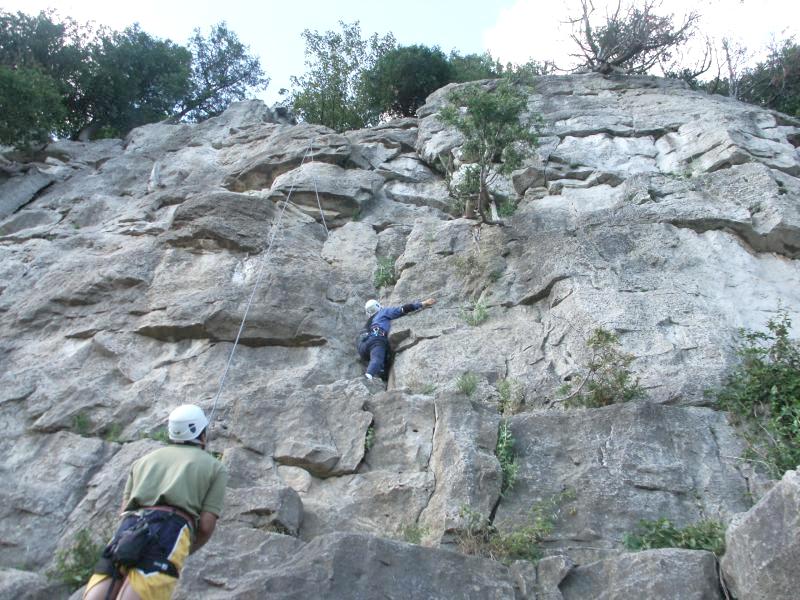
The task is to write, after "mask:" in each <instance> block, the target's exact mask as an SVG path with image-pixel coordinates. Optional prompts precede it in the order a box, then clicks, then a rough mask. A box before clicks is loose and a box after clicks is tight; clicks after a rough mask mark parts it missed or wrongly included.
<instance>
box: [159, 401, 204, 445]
mask: <svg viewBox="0 0 800 600" xmlns="http://www.w3.org/2000/svg"><path fill="white" fill-rule="evenodd" d="M206 427H208V419H207V418H206V415H205V413H204V412H203V409H202V408H200V407H199V406H196V405H194V404H182V405H181V406H179V407H178V408H176V409H175V410H173V411H172V412H171V413H169V421H168V424H167V429H168V430H169V439H171V440H172V441H174V442H188V441H190V440H193V439H195V438H197V437H198V436H199V435H200V434H201V433H203V430H204V429H205V428H206Z"/></svg>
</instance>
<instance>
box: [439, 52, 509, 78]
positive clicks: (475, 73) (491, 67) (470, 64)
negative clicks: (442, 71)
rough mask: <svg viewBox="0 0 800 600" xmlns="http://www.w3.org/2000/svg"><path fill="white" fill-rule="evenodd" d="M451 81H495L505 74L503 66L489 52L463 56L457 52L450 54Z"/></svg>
mask: <svg viewBox="0 0 800 600" xmlns="http://www.w3.org/2000/svg"><path fill="white" fill-rule="evenodd" d="M449 63H450V81H451V82H456V83H465V82H468V81H478V80H480V79H494V78H496V77H500V75H501V74H502V73H503V65H501V64H500V62H499V61H498V60H497V59H495V58H492V55H491V54H489V53H488V52H484V53H483V54H466V55H464V56H461V54H459V53H458V52H457V51H456V50H453V51H452V52H450V57H449Z"/></svg>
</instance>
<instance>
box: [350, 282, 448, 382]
mask: <svg viewBox="0 0 800 600" xmlns="http://www.w3.org/2000/svg"><path fill="white" fill-rule="evenodd" d="M434 304H436V300H434V299H433V298H428V299H427V300H423V301H422V302H412V303H410V304H404V305H403V306H386V307H383V306H381V303H380V302H378V301H377V300H367V303H366V304H365V305H364V311H365V312H366V313H367V317H368V319H367V324H366V325H365V326H364V329H363V330H362V331H361V333H360V334H359V336H358V354H359V356H361V360H364V361H369V365H368V366H367V373H366V377H367V379H374V378H376V377H381V378H384V379H385V378H386V377H387V376H388V373H386V369H387V367H388V358H389V353H390V350H391V349H390V348H389V330H390V329H391V327H392V325H391V322H392V320H394V319H398V318H400V317H404V316H405V315H408V314H411V313H413V312H416V311H418V310H421V309H423V308H428V307H429V306H433V305H434Z"/></svg>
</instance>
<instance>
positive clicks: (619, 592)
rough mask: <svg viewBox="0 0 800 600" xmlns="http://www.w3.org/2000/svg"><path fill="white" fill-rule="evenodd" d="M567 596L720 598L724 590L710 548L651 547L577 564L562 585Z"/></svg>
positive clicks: (575, 599) (566, 598) (566, 599)
mask: <svg viewBox="0 0 800 600" xmlns="http://www.w3.org/2000/svg"><path fill="white" fill-rule="evenodd" d="M559 591H560V592H561V595H562V598H563V599H564V600H579V599H583V598H596V599H597V600H627V599H628V598H648V599H652V600H673V599H675V598H680V599H681V600H684V599H686V600H717V599H720V600H721V599H722V597H723V596H722V592H721V590H720V587H719V580H718V577H717V562H716V559H715V558H714V555H713V554H711V553H710V552H703V551H698V550H677V549H672V548H670V549H662V550H647V551H645V552H637V553H635V554H623V555H621V556H619V557H615V558H609V559H606V560H601V561H597V562H594V563H591V564H588V565H582V566H579V567H576V568H575V569H573V570H572V571H570V572H569V574H568V575H567V576H566V577H565V578H564V580H563V581H562V582H561V584H560V585H559Z"/></svg>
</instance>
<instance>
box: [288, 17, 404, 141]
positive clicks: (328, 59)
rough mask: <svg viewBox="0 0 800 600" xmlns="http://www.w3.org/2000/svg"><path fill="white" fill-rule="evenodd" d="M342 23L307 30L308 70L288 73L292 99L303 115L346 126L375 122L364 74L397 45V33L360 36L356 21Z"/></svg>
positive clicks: (335, 126) (333, 125) (341, 127)
mask: <svg viewBox="0 0 800 600" xmlns="http://www.w3.org/2000/svg"><path fill="white" fill-rule="evenodd" d="M339 25H340V26H341V31H340V32H337V31H326V32H325V33H319V32H318V31H311V30H309V29H306V30H304V31H303V34H302V35H303V39H304V40H305V44H306V50H305V54H306V62H305V64H306V68H307V70H306V73H305V74H304V75H302V76H301V77H294V76H293V77H292V78H291V79H290V81H291V83H292V86H293V88H294V89H293V91H292V93H291V96H290V97H289V100H288V103H289V104H290V105H291V107H292V108H293V109H294V111H295V113H296V114H297V115H299V116H300V118H301V119H303V120H304V121H308V122H310V123H319V124H322V125H326V126H327V127H330V128H331V129H335V130H336V131H344V130H347V129H359V128H362V127H365V126H367V125H371V124H374V123H376V122H377V120H378V116H379V115H378V114H377V113H376V111H375V110H374V109H373V108H371V107H370V106H369V104H370V103H369V101H368V94H367V92H366V89H365V87H366V86H365V77H364V75H365V73H367V72H369V71H371V70H372V68H373V67H374V66H375V63H376V62H377V61H378V59H379V58H380V57H381V56H382V55H383V54H385V53H386V52H388V51H389V50H391V49H393V48H394V47H395V39H394V36H393V35H392V34H391V33H389V34H387V35H386V36H384V37H382V38H381V37H379V36H378V34H373V35H372V36H371V37H369V38H368V39H366V40H365V39H362V38H361V27H360V25H359V23H358V21H356V22H355V23H349V24H348V23H345V22H344V21H339Z"/></svg>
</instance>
